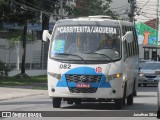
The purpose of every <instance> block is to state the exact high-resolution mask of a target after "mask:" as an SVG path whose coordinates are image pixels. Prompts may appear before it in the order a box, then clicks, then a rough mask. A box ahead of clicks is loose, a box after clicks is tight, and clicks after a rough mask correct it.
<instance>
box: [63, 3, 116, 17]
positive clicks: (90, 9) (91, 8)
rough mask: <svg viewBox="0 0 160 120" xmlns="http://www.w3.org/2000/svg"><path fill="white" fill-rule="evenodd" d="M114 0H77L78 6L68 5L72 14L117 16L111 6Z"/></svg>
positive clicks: (67, 7) (75, 15)
mask: <svg viewBox="0 0 160 120" xmlns="http://www.w3.org/2000/svg"><path fill="white" fill-rule="evenodd" d="M111 2H112V0H77V2H76V6H69V5H67V6H66V10H67V11H69V15H70V16H74V17H80V16H89V15H108V16H112V17H113V18H116V15H115V13H114V12H112V11H111V10H110V9H109V7H110V3H111Z"/></svg>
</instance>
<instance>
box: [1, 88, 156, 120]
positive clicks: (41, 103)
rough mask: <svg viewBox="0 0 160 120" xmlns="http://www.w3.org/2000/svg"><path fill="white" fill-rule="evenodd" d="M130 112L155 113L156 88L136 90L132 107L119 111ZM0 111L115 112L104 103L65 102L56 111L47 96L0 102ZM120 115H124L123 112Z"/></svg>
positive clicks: (116, 118) (111, 106)
mask: <svg viewBox="0 0 160 120" xmlns="http://www.w3.org/2000/svg"><path fill="white" fill-rule="evenodd" d="M130 110H131V111H135V112H137V113H139V112H138V111H153V112H154V111H156V110H157V87H140V88H138V94H137V97H135V98H134V105H133V106H125V107H124V108H123V110H120V111H130ZM0 111H97V112H99V113H100V112H101V111H102V112H104V111H115V108H114V107H113V104H106V103H83V104H82V105H74V104H73V105H68V104H67V103H66V102H62V107H61V108H60V109H58V108H53V107H52V101H51V99H50V98H49V97H48V95H47V94H43V95H35V96H27V97H22V98H15V99H9V100H4V101H0ZM79 114H82V113H79ZM86 114H87V113H86ZM122 114H126V113H125V112H123V113H122ZM115 116H116V115H115ZM122 116H123V115H122ZM134 118H135V119H142V120H144V119H145V120H147V119H148V120H152V119H156V118H155V117H153V118H152V117H148V118H146V117H145V118H143V117H140V118H137V117H132V120H133V119H134ZM68 119H69V118H68ZM77 119H78V118H77ZM108 119H109V118H108ZM110 119H113V117H111V118H110ZM118 119H119V118H118V117H115V118H114V120H118ZM124 119H126V120H128V119H127V118H126V117H125V118H123V120H124Z"/></svg>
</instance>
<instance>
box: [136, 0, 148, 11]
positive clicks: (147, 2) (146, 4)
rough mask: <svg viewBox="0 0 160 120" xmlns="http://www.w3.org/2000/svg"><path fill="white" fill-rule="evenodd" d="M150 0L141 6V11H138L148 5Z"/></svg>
mask: <svg viewBox="0 0 160 120" xmlns="http://www.w3.org/2000/svg"><path fill="white" fill-rule="evenodd" d="M149 1H150V0H148V1H147V2H146V3H145V4H144V5H143V6H142V7H141V9H140V10H139V11H137V12H140V11H141V10H142V9H143V8H144V7H145V6H146V5H147V3H148V2H149Z"/></svg>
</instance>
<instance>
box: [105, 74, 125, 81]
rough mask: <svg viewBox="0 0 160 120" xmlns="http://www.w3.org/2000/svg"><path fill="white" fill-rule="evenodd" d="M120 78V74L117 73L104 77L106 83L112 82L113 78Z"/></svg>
mask: <svg viewBox="0 0 160 120" xmlns="http://www.w3.org/2000/svg"><path fill="white" fill-rule="evenodd" d="M121 76H122V73H117V74H113V75H107V76H106V78H107V79H106V82H108V81H110V80H113V79H115V78H120V77H121Z"/></svg>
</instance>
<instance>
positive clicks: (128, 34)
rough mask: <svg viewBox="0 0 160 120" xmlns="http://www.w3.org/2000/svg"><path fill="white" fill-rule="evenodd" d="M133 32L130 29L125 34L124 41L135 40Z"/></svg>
mask: <svg viewBox="0 0 160 120" xmlns="http://www.w3.org/2000/svg"><path fill="white" fill-rule="evenodd" d="M133 39H134V38H133V32H132V31H128V32H127V33H126V34H125V35H124V36H123V41H124V40H126V41H127V43H130V42H133Z"/></svg>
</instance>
